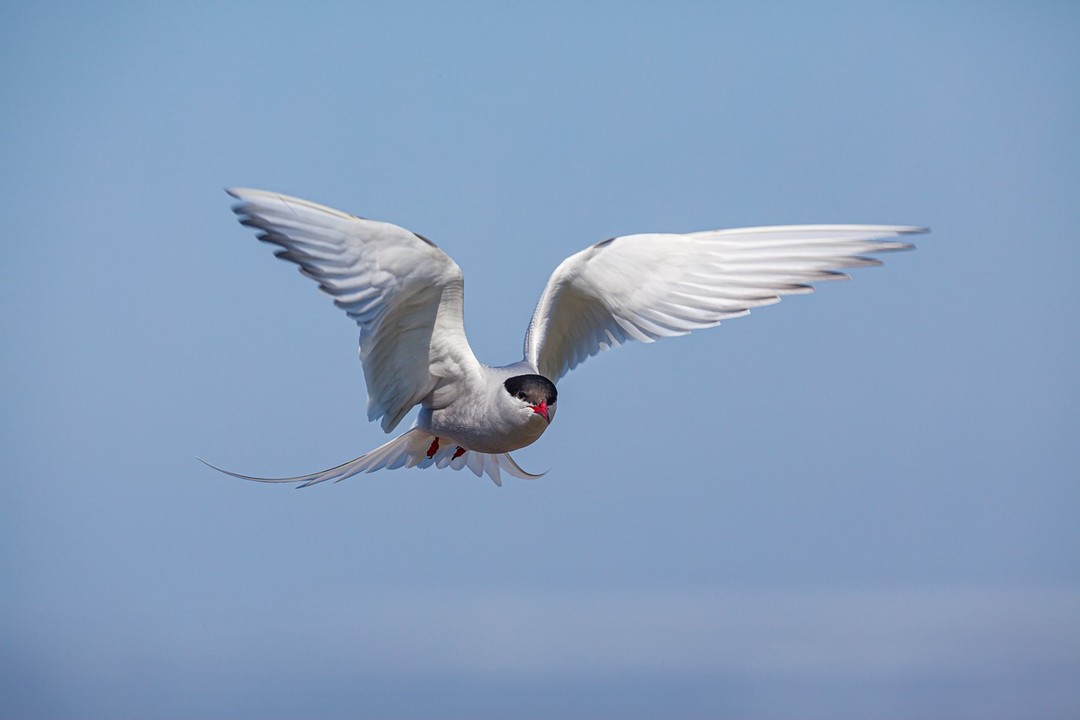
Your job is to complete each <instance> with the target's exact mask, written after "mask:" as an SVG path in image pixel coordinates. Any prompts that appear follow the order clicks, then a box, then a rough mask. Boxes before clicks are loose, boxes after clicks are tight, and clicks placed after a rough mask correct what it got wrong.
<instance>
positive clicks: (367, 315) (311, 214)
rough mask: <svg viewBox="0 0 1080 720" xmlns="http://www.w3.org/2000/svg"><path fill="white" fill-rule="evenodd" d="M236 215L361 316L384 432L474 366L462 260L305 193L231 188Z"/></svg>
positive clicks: (363, 350)
mask: <svg viewBox="0 0 1080 720" xmlns="http://www.w3.org/2000/svg"><path fill="white" fill-rule="evenodd" d="M227 192H228V193H229V194H230V195H232V196H233V197H235V198H237V199H238V200H239V201H240V202H239V203H237V204H236V205H234V206H233V211H234V212H235V213H236V214H237V216H238V217H239V218H240V222H241V223H242V224H244V225H247V226H249V227H253V228H255V229H257V230H258V231H259V235H258V237H259V239H260V240H262V241H263V242H267V243H270V244H272V245H277V246H279V247H280V248H281V249H280V250H278V251H276V253H275V254H276V255H277V256H278V257H279V258H281V259H282V260H289V261H291V262H294V263H296V264H297V265H299V266H300V272H301V273H302V274H304V275H306V276H307V277H309V278H311V279H313V280H315V281H316V282H317V283H319V287H320V288H321V289H322V290H323V291H324V292H326V293H327V294H329V295H330V296H331V297H333V298H334V304H335V305H337V306H338V307H340V308H341V309H342V310H344V311H345V312H346V314H348V316H349V317H351V318H352V319H353V320H355V321H356V324H357V325H359V326H360V360H361V362H362V363H363V366H364V379H365V381H366V382H367V391H368V418H369V419H371V420H375V419H378V418H382V428H383V430H385V431H386V432H390V431H391V430H393V429H394V427H395V426H396V425H397V424H398V423H399V422H401V419H402V418H403V417H404V416H405V414H406V413H407V412H408V411H409V409H410V408H412V407H413V406H414V405H416V404H417V403H419V402H421V401H423V400H424V399H425V398H428V396H429V395H432V393H434V395H432V397H431V399H430V402H431V403H433V404H437V405H442V404H445V403H448V402H449V401H450V400H452V399H453V397H455V395H456V392H457V389H458V383H459V382H460V381H461V379H462V378H463V377H464V376H466V375H468V374H470V373H478V372H479V363H478V362H477V360H476V357H475V356H474V355H473V353H472V349H471V348H470V347H469V342H468V340H467V339H466V338H465V329H464V326H463V324H462V301H463V292H464V291H463V284H462V277H461V269H460V268H458V266H457V265H456V264H455V263H454V261H453V260H451V259H450V256H448V255H447V254H446V253H444V252H443V251H442V250H440V249H439V248H437V247H436V246H435V245H434V244H433V243H432V242H431V241H429V240H427V239H426V238H423V237H421V236H419V235H417V234H416V233H413V232H410V231H408V230H406V229H404V228H400V227H398V226H396V225H391V224H390V223H384V222H377V221H375V220H365V219H363V218H358V217H354V216H352V215H348V214H346V213H343V212H339V211H337V210H334V209H332V208H328V207H324V206H322V205H317V204H315V203H312V202H308V201H306V200H299V199H297V198H292V197H288V196H286V195H280V194H278V193H271V192H265V191H263V190H248V189H242V188H233V189H230V190H228V191H227Z"/></svg>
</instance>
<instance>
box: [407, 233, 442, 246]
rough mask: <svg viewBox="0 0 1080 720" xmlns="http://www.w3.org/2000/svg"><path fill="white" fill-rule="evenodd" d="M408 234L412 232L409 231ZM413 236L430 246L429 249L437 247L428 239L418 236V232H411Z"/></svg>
mask: <svg viewBox="0 0 1080 720" xmlns="http://www.w3.org/2000/svg"><path fill="white" fill-rule="evenodd" d="M409 232H412V231H411V230H410V231H409ZM413 235H415V236H416V237H418V238H420V239H421V240H423V241H424V242H426V243H427V244H428V245H430V246H431V247H439V246H438V245H436V244H435V243H433V242H431V241H430V240H428V239H427V238H426V237H424V236H423V235H421V234H420V233H418V232H413Z"/></svg>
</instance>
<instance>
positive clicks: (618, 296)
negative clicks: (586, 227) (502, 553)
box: [525, 225, 926, 381]
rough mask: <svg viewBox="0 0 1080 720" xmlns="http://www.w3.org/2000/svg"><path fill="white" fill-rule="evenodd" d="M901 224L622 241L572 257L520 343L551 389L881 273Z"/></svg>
mask: <svg viewBox="0 0 1080 720" xmlns="http://www.w3.org/2000/svg"><path fill="white" fill-rule="evenodd" d="M920 232H926V230H925V229H924V228H916V227H907V226H899V225H797V226H796V225H791V226H778V227H760V228H740V229H735V230H713V231H707V232H697V233H689V234H684V235H674V234H649V235H627V236H624V237H617V238H612V239H611V240H605V241H604V242H601V243H597V244H596V245H593V246H591V247H589V248H586V249H585V250H583V251H581V252H579V253H577V254H576V255H572V256H570V257H569V258H567V259H566V260H564V261H563V262H562V264H560V265H559V267H558V268H556V269H555V272H554V273H553V274H552V276H551V279H550V280H548V284H547V287H546V288H545V289H544V293H543V295H541V297H540V302H539V303H537V306H536V310H535V312H534V313H533V318H532V322H531V323H530V324H529V330H528V333H527V334H526V336H525V360H526V361H528V362H529V363H531V364H532V365H533V366H534V367H535V368H536V369H537V371H538V372H539V373H540V374H541V375H543V376H544V377H546V378H549V379H550V380H552V381H557V380H558V379H559V378H560V377H562V376H563V375H564V374H565V373H566V372H567V371H569V370H571V369H572V368H574V367H575V366H576V365H578V364H579V363H581V362H582V361H584V360H585V359H586V358H587V357H589V356H591V355H595V354H596V353H598V352H599V351H601V350H607V349H608V348H611V347H614V346H616V345H621V344H622V343H624V342H626V341H627V340H639V341H642V342H653V341H654V340H657V339H659V338H662V337H671V336H674V335H684V334H686V333H688V332H690V331H691V330H697V329H700V328H708V327H713V326H714V325H717V324H719V323H720V321H721V320H724V319H727V318H734V317H740V316H742V315H746V314H747V313H749V312H750V308H754V307H758V306H760V305H769V304H772V303H775V302H778V301H779V300H780V296H781V295H789V294H798V293H808V292H813V288H812V287H811V286H810V283H815V282H821V281H826V280H838V279H845V278H847V275H845V274H844V273H843V272H842V271H843V270H845V269H848V268H857V267H864V266H868V265H880V264H881V263H880V261H879V260H876V259H873V258H870V257H866V255H868V254H873V253H881V252H886V251H890V250H905V249H908V248H911V247H912V245H910V244H908V243H906V242H903V241H898V240H896V239H895V238H897V237H899V236H902V235H910V234H914V233H920Z"/></svg>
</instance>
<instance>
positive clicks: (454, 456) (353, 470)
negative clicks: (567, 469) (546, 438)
mask: <svg viewBox="0 0 1080 720" xmlns="http://www.w3.org/2000/svg"><path fill="white" fill-rule="evenodd" d="M434 440H435V436H434V435H432V434H431V433H428V432H425V431H423V430H421V429H420V428H413V429H412V430H409V431H408V432H407V433H404V434H403V435H398V436H397V437H396V438H394V439H393V440H391V441H390V442H388V443H386V444H385V445H382V446H380V447H377V448H375V449H374V450H372V451H371V452H367V453H364V454H363V455H361V456H360V457H358V458H356V459H355V460H350V461H349V462H347V463H344V464H342V465H338V466H337V467H334V468H330V469H329V470H322V471H321V472H316V473H311V474H310V475H299V476H297V477H288V478H262V477H252V476H250V475H241V474H240V473H234V472H230V471H228V470H222V469H221V468H219V467H217V466H216V465H210V463H208V462H206V461H205V460H203V459H202V458H199V461H200V462H202V463H203V464H205V465H208V466H209V467H212V468H214V469H215V470H217V471H218V472H223V473H225V474H226V475H232V476H233V477H236V478H240V479H242V480H254V481H256V482H267V483H290V482H298V483H302V484H301V485H299V486H298V487H307V486H308V485H314V484H315V483H321V482H325V481H327V480H333V481H334V482H341V481H342V480H344V479H345V478H348V477H352V476H353V475H359V474H360V473H369V472H374V471H376V470H395V469H397V468H402V467H419V468H426V467H431V466H435V467H437V468H445V467H448V468H450V469H451V470H461V469H463V468H468V469H469V470H472V471H473V473H475V474H476V476H477V477H480V476H482V475H484V474H485V473H486V474H487V476H488V477H489V478H491V480H492V482H494V483H495V484H496V485H499V486H502V477H501V474H500V473H501V472H504V471H505V472H507V473H509V474H510V475H513V476H514V477H516V478H521V479H523V480H535V479H536V478H538V477H540V476H541V475H543V473H540V475H533V474H532V473H528V472H525V471H524V470H522V469H521V467H520V466H519V465H518V464H517V463H516V462H514V459H513V458H512V457H510V453H500V454H497V455H489V454H487V453H479V452H473V451H472V450H462V449H461V448H459V447H458V446H457V445H455V444H453V443H450V442H445V441H444V442H441V443H435V442H434ZM429 453H430V454H429Z"/></svg>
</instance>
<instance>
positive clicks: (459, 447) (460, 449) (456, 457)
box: [450, 445, 465, 460]
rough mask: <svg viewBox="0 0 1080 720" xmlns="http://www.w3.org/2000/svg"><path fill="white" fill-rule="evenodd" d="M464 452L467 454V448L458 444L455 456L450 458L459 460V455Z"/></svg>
mask: <svg viewBox="0 0 1080 720" xmlns="http://www.w3.org/2000/svg"><path fill="white" fill-rule="evenodd" d="M464 454H465V448H463V447H461V446H460V445H458V446H457V450H455V451H454V457H452V458H450V459H451V460H457V459H458V458H459V457H461V456H462V455H464Z"/></svg>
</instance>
